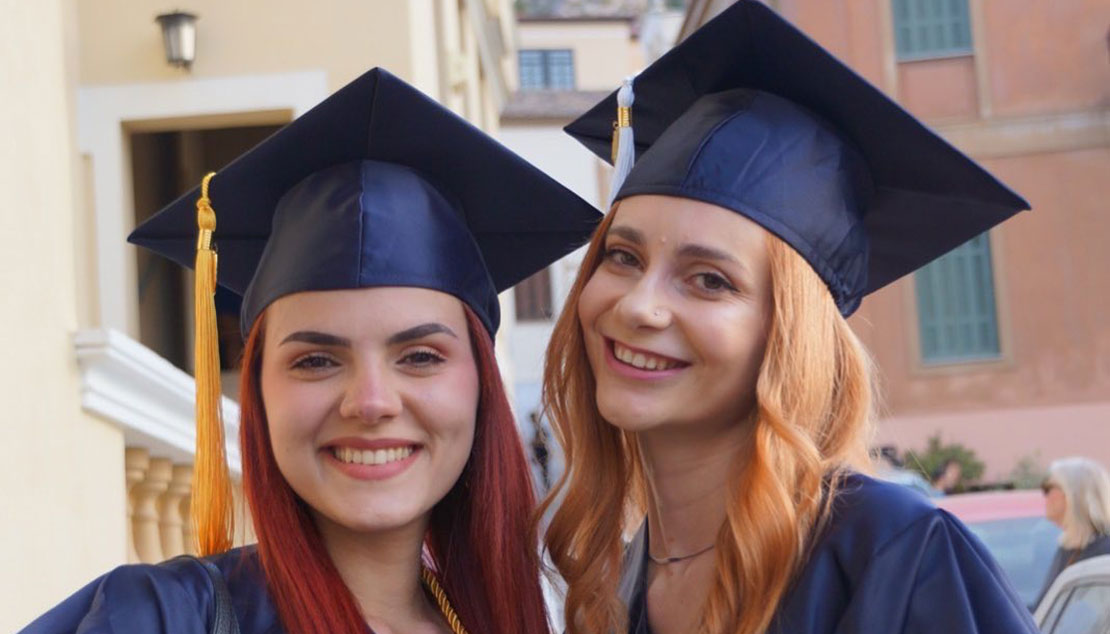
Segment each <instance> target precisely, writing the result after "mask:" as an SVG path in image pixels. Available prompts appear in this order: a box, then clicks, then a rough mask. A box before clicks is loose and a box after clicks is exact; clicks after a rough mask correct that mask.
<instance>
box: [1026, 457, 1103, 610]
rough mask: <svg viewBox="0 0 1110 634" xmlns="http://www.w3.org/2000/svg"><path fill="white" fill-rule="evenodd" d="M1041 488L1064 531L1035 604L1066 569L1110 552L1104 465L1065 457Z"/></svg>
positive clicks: (1054, 520)
mask: <svg viewBox="0 0 1110 634" xmlns="http://www.w3.org/2000/svg"><path fill="white" fill-rule="evenodd" d="M1041 490H1042V491H1044V496H1045V497H1044V501H1045V517H1047V518H1048V520H1049V521H1051V522H1052V523H1053V524H1056V525H1057V526H1059V527H1060V529H1061V530H1063V531H1064V532H1063V534H1062V535H1060V547H1059V548H1058V549H1057V550H1056V556H1055V557H1053V559H1052V566H1051V567H1050V568H1049V569H1048V574H1047V576H1045V581H1044V587H1042V588H1041V592H1040V594H1039V595H1038V596H1037V602H1036V603H1035V604H1034V607H1035V606H1036V604H1038V603H1040V601H1041V599H1043V598H1044V595H1045V593H1046V592H1048V588H1049V586H1051V585H1052V582H1053V581H1055V580H1056V576H1057V575H1059V574H1060V572H1061V571H1063V570H1064V568H1067V567H1068V566H1070V565H1072V564H1074V563H1077V562H1080V561H1083V560H1084V559H1090V558H1091V557H1097V556H1099V555H1110V474H1108V473H1107V472H1106V468H1105V467H1103V466H1102V465H1101V464H1099V463H1097V462H1095V461H1094V460H1090V459H1088V458H1079V457H1075V458H1062V459H1060V460H1057V461H1055V462H1053V463H1052V464H1051V465H1049V467H1048V477H1046V478H1045V480H1044V483H1043V484H1041Z"/></svg>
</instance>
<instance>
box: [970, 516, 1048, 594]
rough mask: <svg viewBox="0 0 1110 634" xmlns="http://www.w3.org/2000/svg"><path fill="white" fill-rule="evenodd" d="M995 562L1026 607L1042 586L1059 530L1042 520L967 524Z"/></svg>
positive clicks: (1014, 519) (1031, 519)
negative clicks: (988, 550) (1007, 577)
mask: <svg viewBox="0 0 1110 634" xmlns="http://www.w3.org/2000/svg"><path fill="white" fill-rule="evenodd" d="M967 526H968V528H970V529H971V531H972V532H973V533H975V535H976V536H977V537H978V538H979V539H981V540H983V543H984V544H986V545H987V548H988V549H990V551H991V554H992V555H994V558H995V559H996V560H998V565H999V566H1001V567H1002V570H1003V571H1005V573H1006V575H1007V576H1009V578H1010V582H1011V583H1012V584H1013V586H1014V589H1015V590H1017V592H1018V595H1020V596H1021V600H1022V601H1023V602H1024V603H1025V605H1028V606H1030V607H1036V606H1033V605H1032V603H1033V601H1035V600H1036V599H1037V593H1038V592H1040V590H1041V586H1042V585H1043V584H1044V581H1045V575H1046V574H1048V567H1049V565H1050V564H1051V563H1052V556H1053V554H1054V553H1055V552H1056V546H1057V542H1056V540H1057V538H1058V537H1059V535H1060V529H1059V528H1057V527H1056V526H1055V525H1053V524H1052V523H1051V522H1049V521H1048V520H1046V519H1044V518H1043V517H1019V518H1013V519H1005V520H991V521H988V522H974V523H968V525H967Z"/></svg>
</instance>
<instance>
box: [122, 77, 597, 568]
mask: <svg viewBox="0 0 1110 634" xmlns="http://www.w3.org/2000/svg"><path fill="white" fill-rule="evenodd" d="M213 207H215V208H216V209H218V210H219V214H218V216H219V217H218V223H217V218H216V213H215V212H214V211H213ZM599 219H600V214H599V213H598V212H597V210H595V209H594V208H593V207H592V206H591V205H590V204H588V203H586V202H585V201H583V200H582V199H581V198H579V197H578V196H576V195H575V194H574V193H572V192H571V191H570V190H568V189H566V188H565V187H563V186H562V185H560V184H559V183H557V182H556V181H554V180H553V179H551V178H550V177H548V176H546V175H545V174H544V173H542V172H541V171H539V170H538V169H536V168H535V167H533V166H532V165H531V164H529V163H527V162H526V161H524V160H523V159H521V158H520V157H518V156H517V155H516V154H514V153H513V152H511V151H509V150H508V149H506V148H505V147H504V146H502V145H501V144H499V143H498V142H497V141H495V140H493V139H492V138H490V137H489V136H487V135H486V134H485V133H483V132H482V131H481V130H479V129H477V128H475V127H473V126H472V125H471V124H469V123H467V122H466V121H465V120H463V119H462V118H460V117H458V116H457V115H455V114H453V113H452V112H450V111H449V110H447V109H445V108H444V107H442V106H440V105H439V104H438V103H436V102H435V101H433V100H432V99H430V98H429V97H427V96H426V95H424V94H422V93H421V92H420V91H418V90H416V89H415V88H412V87H411V86H409V85H408V84H406V83H404V82H403V81H401V80H400V79H397V78H396V77H394V76H393V75H391V74H389V73H388V72H387V71H385V70H382V69H374V70H371V71H369V72H367V73H366V74H364V75H362V76H361V77H359V78H358V79H356V80H354V81H353V82H351V83H350V84H348V85H347V86H346V87H344V88H342V89H340V90H339V91H338V92H336V93H335V94H334V95H332V96H331V97H329V98H328V99H326V100H324V101H323V102H321V103H320V104H319V105H317V106H316V107H315V108H313V109H312V110H310V111H308V112H306V113H305V114H304V115H302V116H301V117H299V118H298V119H296V120H295V121H293V122H292V123H290V124H289V125H287V126H285V127H284V128H282V129H281V130H279V131H278V132H276V133H275V134H274V135H272V136H271V137H269V138H268V139H266V140H265V141H263V142H262V143H260V144H258V145H257V146H255V147H254V148H252V149H251V150H249V151H247V152H246V153H244V154H243V155H241V156H240V157H238V158H237V159H235V160H234V161H233V162H232V163H230V164H229V165H228V166H227V167H226V168H224V169H223V170H221V171H220V172H219V174H216V175H214V177H213V175H209V176H208V177H206V178H205V180H204V181H203V183H202V185H201V186H200V187H199V188H197V189H194V190H193V191H190V192H188V193H186V194H185V195H184V196H182V197H181V198H179V199H177V200H176V201H174V202H172V203H170V205H169V206H167V207H166V208H165V209H163V210H162V211H160V212H158V213H157V214H156V215H154V216H153V217H151V218H150V219H149V220H147V221H146V222H144V223H143V224H142V225H140V226H139V227H138V228H137V229H135V231H134V232H133V233H132V234H131V236H130V237H129V238H128V240H129V241H130V242H133V243H135V244H138V245H140V246H143V247H146V248H148V249H151V250H153V251H155V252H157V253H159V254H161V255H164V256H166V257H168V258H170V259H172V260H174V261H175V262H178V263H179V264H181V265H183V266H195V268H196V271H197V276H196V277H197V291H196V299H197V301H196V310H197V319H196V324H197V337H196V345H197V354H196V375H197V419H198V424H197V425H198V433H197V463H196V469H195V473H196V474H197V475H196V479H195V480H194V494H193V495H194V497H193V500H194V502H193V505H194V507H193V508H194V509H196V510H198V512H196V513H194V515H195V516H196V520H197V524H198V527H197V528H198V531H197V532H198V538H199V539H200V542H201V543H200V545H199V551H200V552H201V553H202V554H207V553H211V552H217V551H220V550H225V549H226V548H228V547H229V546H230V538H229V536H230V508H231V507H230V484H229V482H230V481H229V478H228V475H227V468H226V460H225V459H224V457H223V456H224V454H223V434H222V423H220V420H219V419H220V412H219V407H218V404H219V358H218V352H217V349H216V348H217V346H216V341H215V309H214V307H213V305H212V295H213V293H214V291H215V283H216V282H217V281H218V283H219V284H220V285H222V286H224V287H226V288H228V289H230V290H231V291H234V292H235V293H237V294H240V295H242V296H243V303H242V312H241V322H240V325H241V329H242V332H243V333H244V335H245V334H246V333H247V332H249V330H250V328H251V326H252V325H253V324H254V322H255V320H256V319H257V318H258V316H259V315H261V314H262V311H263V310H264V309H265V308H266V307H267V306H268V305H269V304H271V303H272V302H273V301H274V300H276V299H278V298H280V297H283V296H285V295H289V294H292V293H297V292H303V291H319V290H332V289H354V288H367V287H376V286H414V287H421V288H429V289H434V290H438V291H442V292H445V293H448V294H451V295H454V296H455V297H458V298H459V299H460V300H462V301H463V302H464V303H466V305H467V306H469V307H470V308H471V309H473V311H474V312H475V313H476V314H477V315H478V317H479V318H480V319H481V321H482V323H483V324H484V325H485V327H486V329H487V330H488V331H489V333H490V334H491V336H492V335H493V333H495V332H496V330H497V326H498V322H499V311H498V300H497V293H498V292H500V291H502V290H505V289H507V288H509V287H511V286H513V285H514V284H516V283H517V282H519V281H521V280H523V279H524V278H526V277H528V276H529V275H531V274H533V273H535V272H536V271H538V270H540V269H542V268H544V267H546V266H547V265H548V264H550V263H551V262H553V261H555V260H557V259H558V258H559V257H561V256H563V255H565V254H566V253H568V252H570V251H571V250H573V249H574V248H576V247H578V246H579V245H581V244H582V243H583V242H585V241H586V240H587V239H588V238H589V235H590V233H591V232H592V230H593V229H594V227H595V226H596V224H597V221H598V220H599ZM198 227H199V232H198ZM213 247H216V248H218V250H219V270H218V277H217V271H216V266H215V259H216V258H215V253H214V249H213ZM194 258H195V259H194ZM222 496H226V498H225V497H222ZM198 507H200V508H199V509H198Z"/></svg>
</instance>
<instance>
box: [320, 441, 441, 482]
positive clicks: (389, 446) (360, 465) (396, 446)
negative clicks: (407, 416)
mask: <svg viewBox="0 0 1110 634" xmlns="http://www.w3.org/2000/svg"><path fill="white" fill-rule="evenodd" d="M423 450H424V446H423V445H421V444H420V443H418V442H414V441H412V440H406V439H402V438H383V439H374V440H368V439H366V438H358V437H348V438H339V439H336V440H333V441H331V442H329V443H328V444H327V445H325V446H324V447H322V448H321V453H322V454H323V455H325V456H327V462H328V463H330V464H331V465H333V466H334V467H335V468H337V469H339V471H341V472H342V473H345V474H347V475H348V476H350V477H352V478H355V479H356V480H385V479H387V478H392V477H393V476H395V475H397V474H399V473H402V472H404V471H405V470H407V469H408V468H409V466H411V465H412V464H414V463H415V462H416V461H417V459H418V457H419V456H420V455H421V453H422V452H423Z"/></svg>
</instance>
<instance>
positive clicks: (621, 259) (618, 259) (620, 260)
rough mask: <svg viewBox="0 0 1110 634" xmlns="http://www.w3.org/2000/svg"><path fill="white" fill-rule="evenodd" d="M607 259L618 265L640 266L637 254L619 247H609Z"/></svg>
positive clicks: (606, 252) (606, 253) (606, 254)
mask: <svg viewBox="0 0 1110 634" xmlns="http://www.w3.org/2000/svg"><path fill="white" fill-rule="evenodd" d="M605 259H606V260H608V261H610V262H612V263H613V264H616V265H617V266H639V264H640V261H639V260H637V259H636V256H635V255H632V254H631V253H630V252H628V251H626V250H624V249H621V248H618V247H613V248H610V249H607V250H606V251H605Z"/></svg>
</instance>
